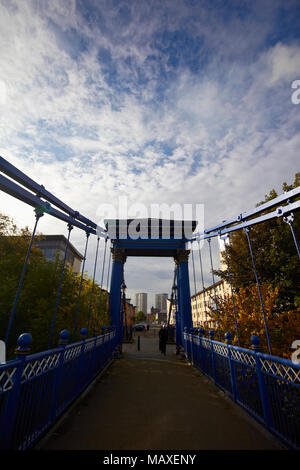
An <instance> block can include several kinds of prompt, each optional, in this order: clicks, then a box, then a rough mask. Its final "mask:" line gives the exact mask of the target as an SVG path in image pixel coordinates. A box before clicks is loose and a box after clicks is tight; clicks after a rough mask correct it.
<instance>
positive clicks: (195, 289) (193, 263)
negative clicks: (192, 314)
mask: <svg viewBox="0 0 300 470" xmlns="http://www.w3.org/2000/svg"><path fill="white" fill-rule="evenodd" d="M191 252H192V265H193V276H194V291H195V301H196V315H197V328H198V326H199V320H198V301H197V286H196V274H195V262H194V253H193V243H191Z"/></svg>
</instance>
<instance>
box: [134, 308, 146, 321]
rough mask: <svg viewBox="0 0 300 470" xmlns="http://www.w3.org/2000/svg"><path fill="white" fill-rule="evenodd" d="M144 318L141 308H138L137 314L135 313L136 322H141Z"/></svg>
mask: <svg viewBox="0 0 300 470" xmlns="http://www.w3.org/2000/svg"><path fill="white" fill-rule="evenodd" d="M145 320H146V315H145V314H144V312H143V311H142V310H140V311H139V312H138V313H137V314H136V321H137V323H141V322H143V321H145Z"/></svg>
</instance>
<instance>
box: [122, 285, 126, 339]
mask: <svg viewBox="0 0 300 470" xmlns="http://www.w3.org/2000/svg"><path fill="white" fill-rule="evenodd" d="M125 290H126V284H125V282H124V279H123V282H122V285H121V291H122V311H123V315H124V316H125V339H126V340H128V327H127V313H126V294H125ZM123 315H122V327H121V328H122V336H123Z"/></svg>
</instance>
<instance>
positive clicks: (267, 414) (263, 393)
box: [251, 335, 272, 428]
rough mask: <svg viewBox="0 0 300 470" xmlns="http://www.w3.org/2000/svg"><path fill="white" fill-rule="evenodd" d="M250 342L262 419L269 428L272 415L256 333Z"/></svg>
mask: <svg viewBox="0 0 300 470" xmlns="http://www.w3.org/2000/svg"><path fill="white" fill-rule="evenodd" d="M251 343H252V349H253V351H254V357H255V363H256V373H257V381H258V388H259V394H260V399H261V404H262V409H263V414H264V421H265V425H266V427H267V428H270V427H271V425H272V415H271V409H270V403H269V397H268V390H267V388H266V384H265V381H264V377H263V374H262V372H261V362H260V357H259V349H260V348H259V337H258V336H257V335H252V336H251Z"/></svg>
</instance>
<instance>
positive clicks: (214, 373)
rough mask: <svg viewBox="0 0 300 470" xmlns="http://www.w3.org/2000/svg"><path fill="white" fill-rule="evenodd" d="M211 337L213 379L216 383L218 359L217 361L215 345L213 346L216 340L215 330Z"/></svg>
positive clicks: (211, 331) (210, 334)
mask: <svg viewBox="0 0 300 470" xmlns="http://www.w3.org/2000/svg"><path fill="white" fill-rule="evenodd" d="M209 336H210V340H211V341H210V348H211V361H212V371H213V379H214V382H216V359H215V352H214V344H213V340H214V337H215V332H214V330H210V332H209Z"/></svg>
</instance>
